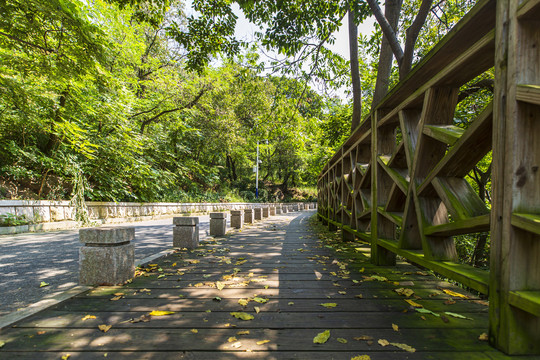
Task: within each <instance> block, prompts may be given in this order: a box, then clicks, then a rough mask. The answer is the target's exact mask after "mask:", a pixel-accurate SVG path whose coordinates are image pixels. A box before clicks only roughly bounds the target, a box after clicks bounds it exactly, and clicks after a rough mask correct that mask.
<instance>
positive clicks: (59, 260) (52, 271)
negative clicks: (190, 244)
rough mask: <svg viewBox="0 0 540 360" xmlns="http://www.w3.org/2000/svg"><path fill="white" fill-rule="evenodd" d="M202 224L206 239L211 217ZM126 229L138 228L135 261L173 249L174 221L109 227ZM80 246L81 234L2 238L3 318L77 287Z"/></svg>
mask: <svg viewBox="0 0 540 360" xmlns="http://www.w3.org/2000/svg"><path fill="white" fill-rule="evenodd" d="M200 221H201V223H200V229H201V231H200V234H201V238H204V237H205V236H206V233H207V231H208V228H209V226H208V224H209V223H208V221H209V220H208V216H207V215H205V216H201V217H200ZM125 225H127V226H133V227H135V240H134V241H133V243H134V244H135V259H136V261H140V260H142V259H144V258H146V257H148V256H151V255H154V254H156V253H159V252H161V251H166V250H169V249H171V248H172V228H173V226H172V219H166V220H154V221H145V222H137V223H133V222H131V223H126V224H115V225H107V226H125ZM81 245H82V244H81V243H80V242H79V230H64V231H52V232H43V233H27V234H17V235H4V236H0V316H3V315H6V314H8V313H10V312H12V311H16V310H17V309H20V308H24V307H26V306H28V305H30V304H32V303H35V302H37V301H39V300H41V299H43V298H44V297H46V296H53V295H55V294H57V293H59V292H62V291H65V290H68V289H70V288H73V287H74V286H76V285H77V284H78V283H79V248H80V247H81ZM42 281H44V282H46V283H48V284H49V286H46V287H40V284H41V282H42Z"/></svg>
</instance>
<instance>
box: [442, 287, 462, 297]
mask: <svg viewBox="0 0 540 360" xmlns="http://www.w3.org/2000/svg"><path fill="white" fill-rule="evenodd" d="M441 290H442V291H444V293H445V294H448V295H450V296H454V297H459V298H462V299H468V298H469V297H468V296H467V295H463V294H460V293H457V292H455V291H452V290H448V289H441Z"/></svg>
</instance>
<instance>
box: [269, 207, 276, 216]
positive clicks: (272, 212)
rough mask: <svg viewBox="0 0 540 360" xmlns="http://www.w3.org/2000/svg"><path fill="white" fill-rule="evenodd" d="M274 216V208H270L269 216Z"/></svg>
mask: <svg viewBox="0 0 540 360" xmlns="http://www.w3.org/2000/svg"><path fill="white" fill-rule="evenodd" d="M275 215H276V207H275V206H270V216H275Z"/></svg>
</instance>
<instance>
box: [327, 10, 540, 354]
mask: <svg viewBox="0 0 540 360" xmlns="http://www.w3.org/2000/svg"><path fill="white" fill-rule="evenodd" d="M491 68H494V72H495V79H494V82H495V91H494V96H493V101H492V102H491V103H489V104H488V105H487V106H486V107H485V109H483V111H482V112H481V113H480V114H479V115H477V116H475V117H474V118H471V119H469V121H470V126H468V127H467V128H466V129H461V128H458V127H456V126H455V124H454V121H455V120H454V113H455V109H456V106H457V104H458V94H459V89H460V87H462V86H463V85H464V84H466V83H467V82H469V81H471V80H472V79H474V78H475V77H477V76H478V75H480V74H482V73H484V72H486V71H487V70H489V69H491ZM490 151H491V152H492V193H491V194H492V196H491V199H492V201H491V203H490V204H488V205H486V203H485V201H483V200H482V199H481V198H480V197H479V195H478V193H477V191H475V190H474V189H473V188H472V186H471V185H470V184H469V183H468V182H467V180H466V179H465V177H466V176H467V174H469V173H470V172H471V170H472V169H473V168H474V167H475V166H476V165H477V163H478V162H479V161H481V160H482V159H483V158H484V157H485V156H486V155H487V154H488V153H489V152H490ZM539 166H540V0H528V1H518V0H481V1H479V2H478V3H477V5H476V6H475V7H474V8H473V9H472V10H471V11H470V12H469V13H468V14H467V15H466V16H465V17H464V18H463V19H462V20H461V21H460V22H459V23H458V24H457V25H456V26H455V27H454V29H452V30H451V31H450V32H449V33H448V34H447V35H446V36H445V37H444V38H443V39H442V41H441V42H440V43H438V44H437V45H436V46H435V47H434V48H433V50H432V51H431V52H430V53H429V54H428V55H427V56H426V57H425V58H424V59H423V60H422V61H421V62H420V63H419V64H418V65H417V66H416V67H415V68H414V69H413V71H412V72H411V73H410V74H409V76H408V77H407V78H406V79H404V80H402V81H401V82H399V83H398V84H397V85H396V86H395V87H394V88H393V89H392V91H391V92H390V93H389V95H388V96H387V97H386V98H385V99H384V100H383V101H381V102H380V103H379V104H378V105H377V106H376V107H375V108H373V109H372V112H371V114H370V116H369V117H367V118H366V119H364V121H363V122H362V123H361V124H360V126H359V127H358V128H357V129H356V130H355V131H353V133H352V134H351V136H350V137H349V138H348V139H347V141H345V143H344V144H343V146H342V147H341V148H340V149H339V150H338V151H337V152H336V153H335V155H334V156H333V157H332V158H331V160H330V161H329V162H328V163H327V164H326V166H325V167H324V169H323V171H322V173H321V174H320V176H319V179H318V215H319V218H320V219H321V220H322V221H324V222H325V223H327V224H328V225H329V227H330V228H332V229H337V228H341V229H342V230H343V239H344V240H353V239H360V240H363V241H367V242H370V243H371V258H372V262H373V263H375V264H378V265H393V264H395V259H396V255H399V256H402V257H404V258H406V259H408V260H409V261H411V262H413V263H416V264H419V265H421V266H424V267H426V268H429V269H432V270H433V271H435V272H437V273H440V274H442V275H444V276H445V277H448V278H450V279H454V280H456V281H458V282H460V283H462V284H464V285H466V286H468V287H470V288H473V289H476V290H477V291H479V292H481V293H484V294H488V295H489V301H490V334H489V335H490V336H489V337H490V342H491V343H492V344H493V345H494V346H496V347H498V348H499V349H501V350H503V351H505V352H507V353H509V354H540V320H539V319H540V318H539V316H540V171H539ZM489 205H490V206H489ZM485 231H490V237H491V247H490V271H486V270H481V269H478V268H474V267H472V266H469V265H465V264H460V263H458V262H457V252H456V245H455V240H454V237H455V236H456V235H463V234H473V233H477V232H485Z"/></svg>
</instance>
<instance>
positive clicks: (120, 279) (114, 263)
mask: <svg viewBox="0 0 540 360" xmlns="http://www.w3.org/2000/svg"><path fill="white" fill-rule="evenodd" d="M134 238H135V228H134V227H127V226H124V227H120V226H119V227H101V228H90V229H80V230H79V241H80V242H81V243H83V244H84V246H81V248H80V250H79V283H80V284H81V285H117V284H122V283H124V282H126V281H127V280H129V279H131V278H133V276H134V275H135V247H134V245H133V244H131V240H133V239H134Z"/></svg>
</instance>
